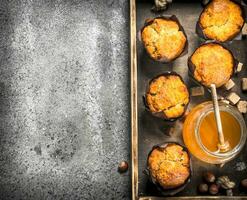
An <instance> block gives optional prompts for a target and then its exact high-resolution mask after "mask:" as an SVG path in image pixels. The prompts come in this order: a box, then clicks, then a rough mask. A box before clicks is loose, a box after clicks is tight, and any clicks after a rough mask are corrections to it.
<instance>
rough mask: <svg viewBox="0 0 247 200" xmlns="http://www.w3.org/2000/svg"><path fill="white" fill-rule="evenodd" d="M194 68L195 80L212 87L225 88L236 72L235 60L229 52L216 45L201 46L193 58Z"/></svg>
mask: <svg viewBox="0 0 247 200" xmlns="http://www.w3.org/2000/svg"><path fill="white" fill-rule="evenodd" d="M190 61H191V62H192V64H193V66H194V78H195V79H196V80H197V81H199V82H201V83H202V84H203V85H205V86H207V87H210V85H211V84H212V83H214V84H215V85H216V87H221V86H223V85H224V84H225V83H226V82H227V81H228V80H229V79H230V77H231V75H232V73H233V70H234V58H233V56H232V54H231V52H230V51H229V50H227V49H226V48H224V47H223V46H221V45H219V44H216V43H208V44H204V45H202V46H200V47H199V48H198V49H197V50H196V51H195V52H194V53H193V55H192V56H191V58H190Z"/></svg>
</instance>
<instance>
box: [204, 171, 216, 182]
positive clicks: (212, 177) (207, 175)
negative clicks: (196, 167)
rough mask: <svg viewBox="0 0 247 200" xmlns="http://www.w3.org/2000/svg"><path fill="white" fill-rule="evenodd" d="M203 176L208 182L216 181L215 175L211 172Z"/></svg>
mask: <svg viewBox="0 0 247 200" xmlns="http://www.w3.org/2000/svg"><path fill="white" fill-rule="evenodd" d="M203 178H204V180H205V181H206V182H207V183H213V182H214V181H215V175H214V174H213V173H211V172H206V173H205V174H203Z"/></svg>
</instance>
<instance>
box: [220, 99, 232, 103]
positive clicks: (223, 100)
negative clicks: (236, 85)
mask: <svg viewBox="0 0 247 200" xmlns="http://www.w3.org/2000/svg"><path fill="white" fill-rule="evenodd" d="M220 101H221V102H223V103H226V104H230V101H228V100H226V99H220Z"/></svg>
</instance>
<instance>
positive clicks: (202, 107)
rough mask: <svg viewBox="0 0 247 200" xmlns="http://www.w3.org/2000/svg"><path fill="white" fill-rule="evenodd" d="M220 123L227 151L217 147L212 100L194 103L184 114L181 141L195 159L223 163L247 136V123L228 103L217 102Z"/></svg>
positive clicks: (242, 144)
mask: <svg viewBox="0 0 247 200" xmlns="http://www.w3.org/2000/svg"><path fill="white" fill-rule="evenodd" d="M219 108H220V115H221V123H222V129H223V134H224V138H225V141H227V142H228V143H229V148H228V149H227V151H226V152H220V151H219V150H218V144H219V139H218V132H217V125H216V120H215V116H214V111H213V104H212V102H205V103H202V104H199V105H197V106H196V107H194V108H193V109H192V110H191V112H190V113H189V114H188V116H187V117H186V120H185V122H184V127H183V139H184V143H185V145H186V146H187V148H188V149H189V151H190V152H191V153H192V154H193V155H194V156H195V157H197V158H198V159H200V160H202V161H204V162H207V163H212V164H220V163H225V162H227V161H229V160H231V159H233V158H234V157H235V156H236V155H237V154H238V153H239V152H240V151H241V149H242V147H243V146H244V143H245V140H246V126H245V122H244V119H243V116H242V114H241V113H239V111H238V110H237V109H236V108H235V107H233V106H231V105H228V104H225V103H222V102H221V103H219Z"/></svg>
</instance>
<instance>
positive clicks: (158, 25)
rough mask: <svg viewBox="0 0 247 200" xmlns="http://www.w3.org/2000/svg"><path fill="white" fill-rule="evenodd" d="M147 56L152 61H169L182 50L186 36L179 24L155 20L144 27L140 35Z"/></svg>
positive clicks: (169, 20) (161, 19) (159, 19)
mask: <svg viewBox="0 0 247 200" xmlns="http://www.w3.org/2000/svg"><path fill="white" fill-rule="evenodd" d="M141 37H142V41H143V43H144V46H145V48H146V50H147V52H148V54H149V55H150V56H151V58H153V59H154V60H158V61H165V62H168V61H171V60H173V59H175V58H177V57H178V56H179V55H180V54H181V53H182V52H183V50H184V48H185V44H186V36H185V34H184V33H183V32H182V31H180V28H179V24H178V23H177V22H176V21H174V20H172V19H165V18H155V19H153V20H151V21H150V22H149V23H148V25H147V26H145V27H144V28H143V30H142V33H141Z"/></svg>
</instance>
